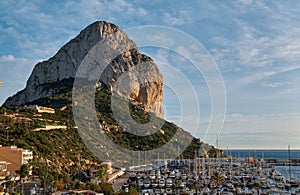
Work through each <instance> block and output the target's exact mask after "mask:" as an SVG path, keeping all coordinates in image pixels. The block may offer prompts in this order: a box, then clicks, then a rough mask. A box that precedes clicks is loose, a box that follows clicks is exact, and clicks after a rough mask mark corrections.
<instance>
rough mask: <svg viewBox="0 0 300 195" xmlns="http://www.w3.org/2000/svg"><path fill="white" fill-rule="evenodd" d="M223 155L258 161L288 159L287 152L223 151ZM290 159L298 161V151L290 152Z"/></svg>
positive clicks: (299, 151)
mask: <svg viewBox="0 0 300 195" xmlns="http://www.w3.org/2000/svg"><path fill="white" fill-rule="evenodd" d="M224 153H225V154H228V155H231V156H233V157H235V158H237V157H240V158H244V157H248V156H250V157H255V156H256V158H258V159H261V158H264V159H288V150H224ZM290 156H291V159H300V150H291V151H290Z"/></svg>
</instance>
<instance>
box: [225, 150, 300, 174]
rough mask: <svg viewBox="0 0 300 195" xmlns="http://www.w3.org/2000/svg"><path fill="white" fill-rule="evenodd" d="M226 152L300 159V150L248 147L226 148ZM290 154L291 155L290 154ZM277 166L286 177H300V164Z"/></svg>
mask: <svg viewBox="0 0 300 195" xmlns="http://www.w3.org/2000/svg"><path fill="white" fill-rule="evenodd" d="M224 153H225V154H227V155H230V156H232V157H234V158H241V159H243V158H245V157H256V158H257V159H262V158H263V159H280V160H288V159H289V158H290V159H300V150H290V153H289V152H288V150H287V149H286V150H271V149H269V150H265V149H264V150H262V149H256V150H254V149H252V150H251V149H247V150H241V149H239V150H224ZM289 155H290V156H289ZM275 168H276V169H277V170H278V171H279V172H280V173H281V174H282V175H283V176H284V177H285V178H295V179H300V165H299V166H275Z"/></svg>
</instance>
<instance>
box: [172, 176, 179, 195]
mask: <svg viewBox="0 0 300 195" xmlns="http://www.w3.org/2000/svg"><path fill="white" fill-rule="evenodd" d="M179 186H180V183H179V180H178V179H175V180H174V184H173V187H174V188H175V190H176V193H178V189H179ZM178 194H179V193H178Z"/></svg>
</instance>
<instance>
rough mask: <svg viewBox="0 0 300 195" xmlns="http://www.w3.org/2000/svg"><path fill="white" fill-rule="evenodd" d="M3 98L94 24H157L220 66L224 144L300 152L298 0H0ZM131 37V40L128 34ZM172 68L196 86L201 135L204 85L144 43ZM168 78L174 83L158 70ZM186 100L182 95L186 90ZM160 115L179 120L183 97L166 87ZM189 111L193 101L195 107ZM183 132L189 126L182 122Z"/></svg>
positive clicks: (181, 63)
mask: <svg viewBox="0 0 300 195" xmlns="http://www.w3.org/2000/svg"><path fill="white" fill-rule="evenodd" d="M0 8H1V12H0V32H1V33H0V46H1V50H0V81H2V82H3V86H2V87H1V88H0V102H1V103H3V102H4V100H5V99H6V98H7V97H8V96H10V95H12V94H14V93H16V92H17V91H18V90H21V89H23V88H24V87H25V84H26V80H27V78H28V77H29V74H30V73H31V71H32V69H33V67H34V65H35V64H36V63H37V62H38V61H41V60H46V59H48V58H50V57H51V56H53V55H54V54H55V53H56V52H57V51H58V49H59V48H60V47H61V46H63V45H64V44H65V43H66V42H68V41H69V40H70V39H71V38H73V37H75V36H76V35H77V34H78V33H79V32H80V30H82V29H83V28H85V27H86V26H87V25H88V24H90V23H92V22H94V21H96V20H106V21H109V22H112V23H115V24H116V25H118V26H119V27H120V28H121V29H127V28H131V27H135V26H139V25H163V26H169V27H173V28H176V29H179V30H181V31H183V32H185V33H188V34H189V35H191V36H192V37H194V38H195V39H197V40H198V41H199V42H200V43H201V44H202V45H203V46H204V47H205V48H206V49H207V51H208V52H209V53H210V54H211V56H212V58H213V59H214V61H215V62H216V64H217V65H218V67H219V69H220V72H221V74H222V77H223V79H224V84H225V87H226V95H227V112H226V119H225V122H224V127H223V130H222V132H221V134H220V138H219V139H220V145H221V147H223V148H225V147H227V146H228V147H229V148H287V145H291V147H292V148H300V103H299V99H300V90H299V89H300V84H299V83H300V78H299V76H298V75H299V73H300V36H299V34H300V22H299V21H300V14H299V10H300V2H299V1H296V0H295V1H252V0H236V1H196V0H195V1H156V0H153V1H122V0H120V1H97V0H91V1H84V0H81V1H80V0H77V1H42V0H33V1H22V0H18V1H13V0H3V1H1V2H0ZM131 38H132V39H133V40H134V37H131ZM140 50H141V51H142V52H144V53H146V54H148V55H150V56H151V57H153V59H154V60H155V61H156V62H157V63H158V65H159V66H160V64H161V63H166V64H170V65H172V66H174V67H176V68H177V69H178V70H179V71H180V72H181V73H183V74H184V75H185V76H186V77H187V78H188V79H189V81H190V82H191V83H192V85H193V87H194V88H195V91H196V94H197V98H198V100H199V109H200V111H201V113H200V119H199V117H198V116H193V115H187V116H182V117H181V119H182V118H184V120H187V121H189V122H190V123H191V124H194V123H197V122H196V121H198V120H199V121H200V124H199V131H193V132H192V133H193V134H194V135H196V136H199V137H200V138H201V136H202V134H201V132H203V129H205V128H207V124H208V123H209V116H210V113H211V105H210V104H211V101H210V96H209V90H208V86H207V84H206V83H205V80H204V79H203V78H202V76H201V74H199V73H196V72H195V71H193V68H192V65H191V64H190V62H189V61H188V60H187V59H185V58H184V57H182V56H180V55H178V54H174V53H172V52H171V51H167V50H165V49H161V48H141V49H140ZM163 73H164V74H165V75H164V77H165V78H169V79H171V80H170V81H168V82H175V80H172V79H176V78H172V77H170V76H168V75H166V74H168V72H163ZM185 97H186V98H187V99H188V97H189V96H188V94H186V96H185ZM164 107H165V109H166V110H165V113H166V115H165V117H166V118H167V119H168V120H171V121H174V122H175V123H177V124H180V120H179V118H180V114H181V113H180V112H181V111H180V102H179V101H178V98H176V95H175V93H173V92H172V90H169V89H168V88H167V87H165V94H164ZM187 107H191V108H192V107H195V105H194V104H192V103H191V104H190V105H187ZM184 128H185V129H187V130H189V124H186V125H185V126H184ZM206 141H208V142H209V143H211V144H214V143H215V140H214V139H210V140H206Z"/></svg>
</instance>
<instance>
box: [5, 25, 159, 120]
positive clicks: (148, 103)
mask: <svg viewBox="0 0 300 195" xmlns="http://www.w3.org/2000/svg"><path fill="white" fill-rule="evenodd" d="M116 33H117V34H118V36H117V39H118V40H115V41H114V40H112V41H110V42H109V44H112V45H110V47H114V48H117V47H118V46H119V45H118V44H120V43H122V44H123V46H124V44H125V47H126V48H128V50H127V51H126V52H123V53H122V54H120V55H118V56H117V57H116V58H115V59H113V60H111V62H110V63H109V65H108V66H107V67H106V68H105V70H104V71H103V72H102V74H101V76H100V75H99V78H100V81H101V83H103V84H104V85H106V87H108V88H109V89H111V90H114V91H116V92H117V93H118V94H119V95H121V96H123V97H126V98H128V99H130V100H132V101H135V102H136V103H138V104H143V105H144V107H145V110H146V111H150V112H154V113H155V114H156V115H157V116H159V117H162V88H163V78H162V75H161V73H160V71H159V70H158V68H157V66H156V65H155V63H154V61H153V60H152V59H151V58H150V57H148V56H146V55H143V54H140V53H139V51H138V48H137V46H136V44H135V43H134V42H133V41H132V40H130V39H129V38H128V37H127V35H126V34H125V33H124V32H123V31H121V29H120V28H119V27H117V26H116V25H114V24H111V23H107V22H104V21H97V22H94V23H93V24H91V25H89V26H88V27H86V28H85V29H84V30H82V31H81V32H80V34H79V35H78V36H76V37H75V38H74V39H72V40H71V41H69V42H68V43H67V44H66V45H64V46H63V47H62V48H61V49H60V50H59V51H58V52H57V53H56V54H55V55H54V56H53V57H51V58H50V59H48V60H47V61H43V62H39V63H38V64H36V65H35V67H34V69H33V71H32V73H31V75H30V77H29V79H28V80H27V84H26V87H25V89H23V90H22V91H19V92H18V93H17V94H15V95H14V96H12V97H9V98H8V99H7V100H6V101H5V103H4V106H19V105H23V104H27V103H30V102H32V101H34V100H37V99H40V98H42V97H48V96H52V95H55V94H57V93H59V89H58V88H53V89H51V88H50V89H49V88H47V89H46V88H45V87H44V86H45V84H46V85H47V84H51V83H57V82H59V81H62V80H64V79H73V78H75V76H76V72H77V69H78V67H79V65H80V64H81V62H82V60H83V59H84V57H85V56H86V55H87V54H88V52H89V51H90V50H91V49H92V48H93V47H94V46H95V45H96V44H97V43H99V42H100V41H102V40H103V39H105V38H107V37H110V36H111V35H113V34H116ZM101 43H102V42H101ZM101 43H100V44H101ZM139 64H143V70H142V73H141V72H137V71H130V70H131V69H132V68H134V67H138V65H139ZM122 74H126V75H125V76H123V77H122V79H121V80H120V81H118V78H120V77H121V75H122ZM116 83H117V84H116ZM70 90H71V89H70Z"/></svg>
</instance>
